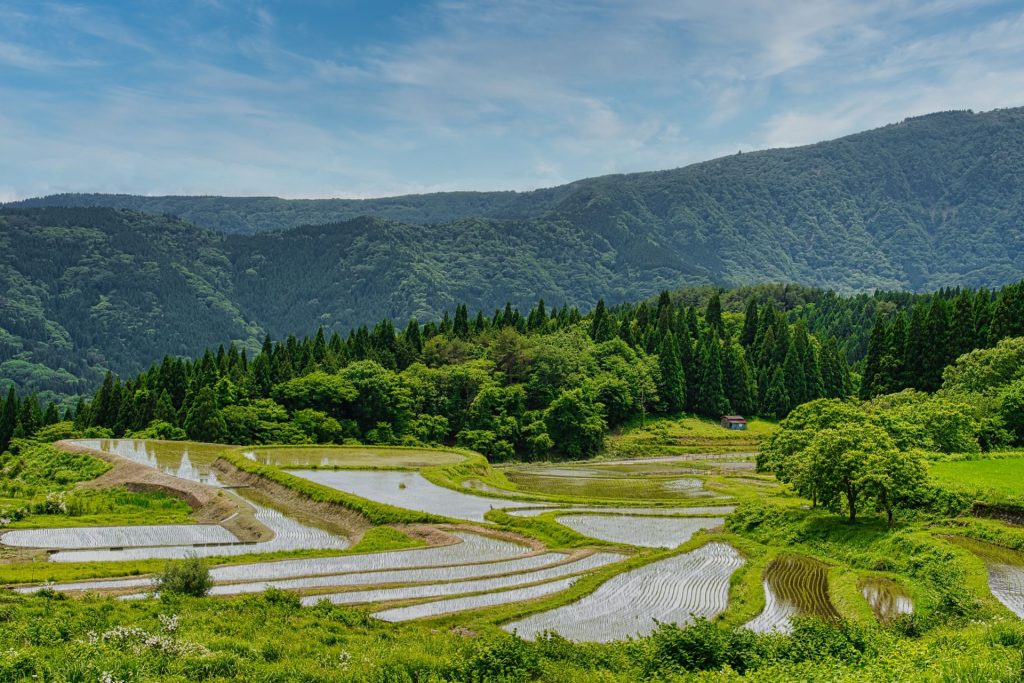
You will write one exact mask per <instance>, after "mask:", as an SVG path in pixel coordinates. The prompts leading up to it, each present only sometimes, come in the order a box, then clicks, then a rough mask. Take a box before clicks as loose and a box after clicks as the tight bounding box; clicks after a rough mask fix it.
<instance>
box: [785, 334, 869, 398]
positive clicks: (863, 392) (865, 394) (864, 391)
mask: <svg viewBox="0 0 1024 683" xmlns="http://www.w3.org/2000/svg"><path fill="white" fill-rule="evenodd" d="M888 346H889V344H888V339H887V335H886V326H885V321H883V320H882V316H881V315H876V316H875V325H874V327H872V328H871V337H869V338H868V354H867V357H866V358H865V360H864V376H863V379H862V380H861V385H860V397H861V398H862V399H864V400H867V399H869V398H872V397H874V396H875V395H876V387H877V384H878V379H879V372H881V368H882V357H883V356H884V355H885V353H886V351H887V350H888ZM773 379H774V378H773Z"/></svg>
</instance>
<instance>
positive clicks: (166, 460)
mask: <svg viewBox="0 0 1024 683" xmlns="http://www.w3.org/2000/svg"><path fill="white" fill-rule="evenodd" d="M74 443H76V444H78V445H79V446H82V447H83V448H91V449H93V450H97V451H106V452H108V453H116V454H117V455H120V456H121V457H122V458H127V459H128V460H132V461H134V462H138V463H141V464H143V465H149V466H150V467H152V468H154V469H157V470H160V471H161V472H163V473H164V474H170V475H171V476H174V477H178V478H179V479H187V480H189V481H198V482H200V483H203V484H209V485H210V486H221V485H222V484H221V482H220V481H219V480H218V479H217V475H216V473H215V472H213V471H212V470H211V469H210V465H212V464H213V461H214V460H216V459H217V456H218V455H219V454H220V453H222V452H223V451H224V450H225V449H230V448H232V447H231V446H224V445H219V444H205V443H195V442H188V441H149V440H142V439H79V440H76V441H74Z"/></svg>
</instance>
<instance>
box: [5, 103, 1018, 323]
mask: <svg viewBox="0 0 1024 683" xmlns="http://www.w3.org/2000/svg"><path fill="white" fill-rule="evenodd" d="M1022 179H1024V109H1007V110H998V111H993V112H988V113H983V114H972V113H970V112H946V113H940V114H932V115H929V116H922V117H917V118H914V119H909V120H907V121H904V122H902V123H900V124H895V125H891V126H886V127H884V128H879V129H876V130H872V131H868V132H865V133H859V134H857V135H851V136H848V137H845V138H841V139H838V140H834V141H830V142H823V143H819V144H816V145H810V146H806V147H799V148H793V149H779V150H768V151H764V152H755V153H750V154H738V155H735V156H731V157H725V158H721V159H716V160H713V161H708V162H705V163H700V164H694V165H692V166H687V167H685V168H680V169H675V170H671V171H658V172H652V173H639V174H631V175H616V176H605V177H600V178H593V179H589V180H581V181H578V182H575V183H572V184H569V185H564V186H561V187H557V188H553V189H546V190H538V191H535V192H524V193H516V192H482V193H474V192H455V193H441V194H430V195H412V196H407V197H393V198H386V199H372V200H333V199H331V200H282V199H275V198H260V197H256V198H230V197H135V196H127V195H57V196H53V197H46V198H42V199H33V200H26V201H24V202H20V203H18V204H17V205H19V206H41V205H63V206H110V207H115V208H130V209H134V210H138V211H143V212H146V213H153V214H164V213H166V214H172V215H176V216H180V217H182V218H184V219H186V220H188V221H190V222H193V223H196V224H197V225H199V226H202V227H206V228H209V229H211V230H216V231H219V232H225V233H239V234H252V233H257V232H264V231H269V230H285V229H289V228H293V227H297V226H300V225H305V224H329V223H339V222H344V221H346V220H349V219H352V218H355V217H359V216H374V217H377V218H382V219H387V220H393V221H398V222H402V223H408V224H439V223H442V224H443V223H449V222H454V221H460V220H462V219H494V220H502V221H504V220H510V221H514V222H516V224H515V225H514V226H513V227H506V225H505V224H496V223H489V222H484V223H481V222H480V221H476V220H474V221H470V222H469V223H462V224H456V225H452V226H449V227H448V228H446V232H448V233H450V232H452V231H458V230H461V229H463V228H464V227H465V226H470V228H469V230H468V232H467V234H466V235H465V236H463V237H460V238H459V239H458V242H459V244H460V248H461V250H462V251H463V252H465V253H474V252H477V251H480V250H482V249H484V248H487V246H488V245H487V244H486V243H479V244H477V243H474V242H472V240H473V239H476V238H478V237H479V235H478V233H477V232H476V230H477V229H478V228H479V226H481V225H487V226H489V228H488V230H499V231H502V230H509V231H511V232H512V233H513V234H518V235H523V234H528V233H534V234H536V235H540V234H551V233H554V234H558V233H563V232H569V233H572V235H573V237H572V240H573V241H576V242H582V243H585V244H589V245H591V247H592V248H591V249H588V250H587V256H594V257H597V258H598V259H599V261H600V264H599V268H598V269H600V268H607V269H608V270H610V271H611V272H612V273H614V274H615V276H616V278H617V279H618V280H621V281H622V284H621V285H619V284H618V283H616V285H617V286H621V287H623V289H622V295H631V294H646V293H648V292H649V291H651V290H652V289H653V287H648V286H645V285H646V281H647V279H648V278H649V276H650V273H651V271H653V274H654V276H655V277H656V278H658V279H659V280H661V281H662V282H664V281H668V282H674V283H684V282H691V281H694V280H703V281H706V282H715V283H720V284H728V285H737V284H748V283H753V282H763V281H767V280H771V281H782V280H785V281H793V282H800V283H803V284H808V285H815V286H823V287H835V288H838V289H840V290H843V291H863V290H869V289H873V288H878V287H883V288H908V289H914V290H925V289H933V288H936V287H940V286H946V285H958V284H962V285H971V286H985V285H998V284H1002V283H1006V282H1010V281H1014V280H1017V279H1019V278H1020V277H1021V276H1022V274H1024V180H1022ZM437 234H438V233H437V231H436V230H432V231H429V233H428V235H429V236H430V237H431V238H433V237H434V236H435V235H437ZM513 241H516V240H515V239H514V240H513ZM416 250H417V251H419V252H423V251H426V252H427V253H428V254H430V255H434V256H439V257H441V258H442V259H443V258H445V257H446V254H444V253H443V252H440V251H436V252H435V250H434V248H433V246H432V244H431V243H430V242H429V241H425V242H424V244H423V245H422V248H419V247H418V248H417V249H416ZM556 256H557V255H556ZM535 293H536V294H538V295H539V294H541V293H542V292H541V291H539V290H538V291H536V292H535ZM608 293H611V292H608ZM581 303H585V302H581Z"/></svg>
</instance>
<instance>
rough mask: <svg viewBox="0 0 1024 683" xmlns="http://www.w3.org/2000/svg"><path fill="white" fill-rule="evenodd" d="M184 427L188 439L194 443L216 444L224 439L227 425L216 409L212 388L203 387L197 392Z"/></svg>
mask: <svg viewBox="0 0 1024 683" xmlns="http://www.w3.org/2000/svg"><path fill="white" fill-rule="evenodd" d="M184 426H185V431H186V432H187V433H188V436H189V438H190V439H195V440H196V441H209V442H216V441H220V440H221V439H222V438H223V437H224V434H225V432H226V431H227V425H225V423H224V417H223V416H222V415H221V414H220V411H219V410H218V409H217V400H216V398H215V397H214V393H213V387H210V386H205V387H203V388H202V389H200V390H199V394H198V395H197V396H196V399H195V400H194V401H193V402H192V405H191V406H190V407H189V410H188V415H187V416H186V417H185V425H184Z"/></svg>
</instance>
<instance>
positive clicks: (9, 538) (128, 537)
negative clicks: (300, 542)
mask: <svg viewBox="0 0 1024 683" xmlns="http://www.w3.org/2000/svg"><path fill="white" fill-rule="evenodd" d="M0 541H2V542H3V544H4V545H9V546H15V547H21V548H47V549H72V548H125V547H140V546H175V545H196V544H200V543H238V538H237V537H235V535H234V534H232V533H231V532H230V531H228V530H227V529H225V528H224V527H222V526H220V525H218V524H159V525H152V526H101V527H65V528H60V529H15V530H13V531H8V532H7V533H5V534H4V535H3V536H2V537H0Z"/></svg>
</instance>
